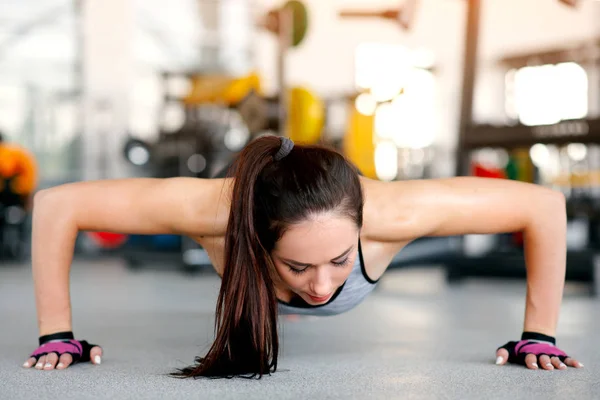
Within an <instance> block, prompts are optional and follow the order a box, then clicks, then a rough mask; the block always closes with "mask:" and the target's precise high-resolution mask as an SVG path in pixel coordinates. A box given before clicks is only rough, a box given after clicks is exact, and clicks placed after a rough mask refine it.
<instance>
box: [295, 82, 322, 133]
mask: <svg viewBox="0 0 600 400" xmlns="http://www.w3.org/2000/svg"><path fill="white" fill-rule="evenodd" d="M288 93H289V95H288V99H289V103H288V108H287V112H288V118H287V121H286V122H287V133H288V136H289V138H290V139H292V140H293V141H294V142H296V143H299V144H316V143H318V142H319V141H320V140H321V134H322V132H323V125H324V123H325V105H324V103H323V100H321V99H320V98H319V97H317V96H316V95H315V94H314V93H312V92H311V91H310V90H308V89H306V88H302V87H293V88H291V89H289V90H288Z"/></svg>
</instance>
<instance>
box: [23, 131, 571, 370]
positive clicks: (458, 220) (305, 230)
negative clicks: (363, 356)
mask: <svg viewBox="0 0 600 400" xmlns="http://www.w3.org/2000/svg"><path fill="white" fill-rule="evenodd" d="M231 176H232V177H230V178H227V179H214V180H201V179H191V178H174V179H164V180H157V179H125V180H113V181H99V182H80V183H75V184H69V185H64V186H60V187H56V188H53V189H49V190H46V191H43V192H40V193H39V194H38V195H36V198H35V207H34V221H33V223H34V228H33V274H34V284H35V293H36V304H37V307H38V322H39V328H40V334H41V335H42V336H41V337H40V347H39V348H38V349H37V350H36V351H35V352H34V353H33V354H32V356H31V358H30V359H29V360H28V361H27V362H26V364H25V366H26V367H31V366H33V365H36V368H38V369H47V370H51V369H54V368H55V367H56V368H57V369H64V368H67V367H68V366H69V365H70V364H72V363H73V362H78V361H80V362H81V361H89V360H93V362H94V363H96V364H100V362H101V360H100V357H101V354H102V349H101V348H100V347H98V346H95V345H90V344H89V343H87V342H86V341H78V340H75V339H74V336H73V334H72V332H71V308H70V299H69V287H68V276H69V265H70V263H71V260H72V253H73V244H74V241H75V237H76V235H77V232H78V231H80V230H99V231H116V232H127V233H138V234H157V233H171V234H173V233H176V234H181V235H189V236H191V237H193V238H194V239H195V240H197V241H198V243H200V244H201V245H202V246H203V247H204V248H205V249H206V250H207V252H208V253H209V255H210V258H211V260H212V261H213V265H214V267H215V269H216V271H217V273H218V274H219V276H221V277H222V285H221V289H220V292H219V297H218V302H217V310H216V321H215V331H216V338H215V342H214V344H213V345H212V347H211V348H210V350H209V351H208V354H207V355H206V356H205V357H202V358H200V357H197V358H196V360H195V361H196V364H195V365H194V366H190V367H188V368H185V369H183V370H179V371H178V372H175V373H173V374H171V375H172V376H176V377H200V376H210V377H231V376H248V375H250V376H258V377H259V378H260V377H262V375H263V374H268V373H270V372H274V371H275V370H276V368H277V358H278V352H279V342H278V335H277V316H278V313H304V314H316V315H332V314H339V313H341V312H344V311H347V310H349V309H351V308H353V307H354V306H356V305H357V304H358V303H360V301H362V300H363V299H364V298H365V297H366V296H367V295H368V294H369V292H370V291H371V290H372V289H373V287H374V286H375V283H376V282H377V281H378V279H379V278H380V277H381V275H382V274H383V273H384V271H385V270H386V268H387V266H388V265H389V263H390V261H391V260H392V258H393V257H394V255H395V254H396V253H398V251H400V250H401V249H402V248H403V247H404V246H406V245H407V244H408V243H409V242H411V241H412V240H414V239H416V238H418V237H421V236H439V235H459V234H466V233H496V232H512V231H523V232H524V236H525V240H526V247H525V257H526V261H527V269H528V278H527V279H528V281H527V288H528V291H527V299H526V314H525V325H524V333H523V335H522V338H521V340H520V341H518V342H509V343H507V344H505V345H504V346H502V347H501V348H499V349H498V350H497V354H496V355H497V357H498V358H497V363H498V364H505V363H506V362H515V363H520V364H524V365H526V366H527V367H528V368H531V369H537V368H539V367H538V364H537V363H541V368H543V369H554V368H556V369H565V368H567V365H568V366H571V367H580V366H581V365H580V364H579V363H578V362H577V361H576V360H574V359H572V358H569V357H567V355H566V354H565V353H564V352H563V351H561V350H559V349H558V348H557V347H556V346H555V340H554V337H553V336H554V334H555V329H556V324H557V320H558V314H559V308H560V303H561V298H562V291H563V285H564V277H565V262H566V240H565V236H566V215H565V200H564V197H563V196H562V195H561V194H560V193H557V192H554V191H551V190H548V189H545V188H543V187H540V186H536V185H531V184H525V183H519V182H512V181H502V180H492V179H478V178H453V179H441V180H425V181H400V182H379V181H373V180H369V179H365V178H362V177H359V175H358V174H357V171H356V169H355V168H354V167H352V165H351V164H349V163H348V161H347V160H346V159H344V157H343V156H341V155H340V154H338V153H336V152H334V151H331V150H328V149H324V148H319V147H306V146H296V147H294V145H293V143H292V142H291V141H290V140H289V139H280V138H277V137H273V136H267V137H262V138H260V139H257V140H255V141H254V142H252V143H251V144H249V145H248V146H247V147H246V148H245V149H244V150H243V151H242V153H241V154H240V156H239V157H238V159H237V161H236V163H235V165H234V167H233V168H232V171H231ZM38 359H39V360H38ZM57 362H58V363H59V364H57Z"/></svg>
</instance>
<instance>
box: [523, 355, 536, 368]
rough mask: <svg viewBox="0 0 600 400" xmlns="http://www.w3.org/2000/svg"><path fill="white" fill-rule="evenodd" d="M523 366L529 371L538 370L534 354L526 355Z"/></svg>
mask: <svg viewBox="0 0 600 400" xmlns="http://www.w3.org/2000/svg"><path fill="white" fill-rule="evenodd" d="M525 365H527V368H529V369H538V364H537V357H536V356H535V354H532V353H529V354H527V356H526V357H525Z"/></svg>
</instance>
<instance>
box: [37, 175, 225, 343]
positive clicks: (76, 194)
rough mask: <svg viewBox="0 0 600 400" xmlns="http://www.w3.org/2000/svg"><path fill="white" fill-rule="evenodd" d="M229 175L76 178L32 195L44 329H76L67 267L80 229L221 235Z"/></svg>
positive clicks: (40, 323) (40, 321) (43, 332)
mask: <svg viewBox="0 0 600 400" xmlns="http://www.w3.org/2000/svg"><path fill="white" fill-rule="evenodd" d="M227 183H228V182H226V181H225V180H223V179H214V180H204V179H195V178H171V179H121V180H105V181H92V182H78V183H72V184H67V185H62V186H57V187H55V188H51V189H47V190H43V191H40V192H38V193H37V194H36V196H35V198H34V209H33V232H32V263H33V279H34V288H35V296H36V306H37V312H38V326H39V329H40V336H42V335H46V334H50V333H54V332H61V331H71V330H72V329H71V305H70V295H69V271H70V266H71V261H72V258H73V249H74V244H75V239H76V237H77V233H78V232H79V231H85V230H89V231H111V232H122V233H138V234H159V233H162V234H182V235H189V236H193V237H200V236H218V235H222V234H224V232H225V229H226V226H227V216H228V211H229V210H228V204H229V196H227V192H225V191H224V190H223V189H224V188H226V187H228V185H227Z"/></svg>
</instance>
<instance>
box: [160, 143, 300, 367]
mask: <svg viewBox="0 0 600 400" xmlns="http://www.w3.org/2000/svg"><path fill="white" fill-rule="evenodd" d="M265 139H269V140H265ZM288 140H289V139H288ZM281 143H282V142H281V140H280V139H279V138H276V137H268V138H263V140H261V141H260V144H259V143H258V141H257V143H255V144H254V145H253V146H248V147H246V149H244V150H243V151H242V153H241V154H240V156H239V158H238V159H237V161H236V162H235V163H234V165H233V167H232V170H231V171H230V172H229V174H228V175H233V176H235V178H236V179H235V183H234V186H233V192H232V200H231V211H230V213H229V221H228V225H227V233H226V238H225V268H224V271H223V280H222V284H221V289H220V291H219V297H218V300H217V311H216V320H215V337H216V339H215V342H214V344H213V345H212V347H211V348H210V350H209V351H208V354H207V355H206V356H205V357H204V358H201V357H196V359H195V362H196V363H197V365H196V366H194V367H188V368H185V369H183V370H180V371H181V373H173V374H171V376H175V377H199V376H205V377H214V378H218V377H223V378H232V377H234V376H240V377H244V378H254V377H256V375H258V378H259V379H260V378H261V377H262V376H263V375H265V374H270V373H271V372H275V371H276V370H277V357H278V353H279V339H278V334H277V299H276V297H275V290H274V286H273V279H272V275H271V273H270V271H272V270H273V268H272V265H271V261H270V255H269V254H268V253H267V251H266V250H265V248H264V247H263V246H262V244H261V243H260V241H259V240H257V238H258V235H257V232H256V225H257V223H256V220H255V204H254V202H255V187H256V181H257V179H258V177H259V175H260V173H261V171H262V170H263V169H264V168H265V166H267V165H268V164H271V163H273V162H274V155H275V154H276V153H277V151H278V149H279V148H280V147H283V146H280V144H281ZM290 150H291V148H290Z"/></svg>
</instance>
